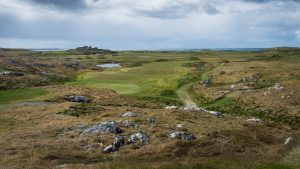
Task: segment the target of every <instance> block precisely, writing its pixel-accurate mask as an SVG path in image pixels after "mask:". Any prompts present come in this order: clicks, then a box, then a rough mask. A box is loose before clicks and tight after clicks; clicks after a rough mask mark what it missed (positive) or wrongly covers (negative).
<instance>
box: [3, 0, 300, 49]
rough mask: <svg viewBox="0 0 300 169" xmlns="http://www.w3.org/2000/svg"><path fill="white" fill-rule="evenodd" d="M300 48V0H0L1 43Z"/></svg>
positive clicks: (154, 47)
mask: <svg viewBox="0 0 300 169" xmlns="http://www.w3.org/2000/svg"><path fill="white" fill-rule="evenodd" d="M82 45H93V46H98V47H100V48H109V49H174V48H251V47H275V46H298V47H299V46H300V0H0V47H22V48H72V47H76V46H82Z"/></svg>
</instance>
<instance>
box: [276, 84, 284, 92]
mask: <svg viewBox="0 0 300 169" xmlns="http://www.w3.org/2000/svg"><path fill="white" fill-rule="evenodd" d="M274 89H275V90H277V91H279V90H283V89H284V86H283V85H281V84H280V83H276V84H275V86H274Z"/></svg>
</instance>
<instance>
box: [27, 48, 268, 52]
mask: <svg viewBox="0 0 300 169" xmlns="http://www.w3.org/2000/svg"><path fill="white" fill-rule="evenodd" d="M266 49H267V48H199V49H179V48H174V49H170V48H168V49H147V50H143V49H136V50H131V51H198V50H212V51H250V52H259V51H263V50H266ZM29 50H32V51H38V52H49V51H66V50H69V49H58V48H42V49H29ZM116 51H122V50H116ZM125 51H126V50H125Z"/></svg>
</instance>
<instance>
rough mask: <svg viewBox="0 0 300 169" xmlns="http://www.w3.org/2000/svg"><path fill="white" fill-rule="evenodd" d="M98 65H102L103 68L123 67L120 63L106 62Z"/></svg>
mask: <svg viewBox="0 0 300 169" xmlns="http://www.w3.org/2000/svg"><path fill="white" fill-rule="evenodd" d="M96 66H97V67H102V68H114V67H121V64H120V63H105V64H100V65H96Z"/></svg>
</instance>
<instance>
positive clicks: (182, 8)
mask: <svg viewBox="0 0 300 169" xmlns="http://www.w3.org/2000/svg"><path fill="white" fill-rule="evenodd" d="M175 2H176V3H171V4H168V5H166V6H162V7H161V8H160V9H135V11H134V12H136V13H138V14H140V15H143V16H147V17H153V18H159V19H177V18H184V17H186V16H187V15H188V14H191V13H197V12H203V13H206V14H209V15H214V14H218V13H220V11H219V10H218V9H217V8H216V6H215V5H214V4H212V3H207V4H203V3H201V1H198V2H194V3H187V2H184V1H175Z"/></svg>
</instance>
